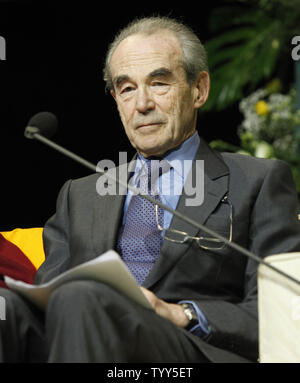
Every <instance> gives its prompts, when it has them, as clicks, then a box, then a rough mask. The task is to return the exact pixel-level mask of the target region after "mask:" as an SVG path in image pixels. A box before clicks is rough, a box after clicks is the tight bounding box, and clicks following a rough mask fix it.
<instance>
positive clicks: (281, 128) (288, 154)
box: [210, 80, 300, 196]
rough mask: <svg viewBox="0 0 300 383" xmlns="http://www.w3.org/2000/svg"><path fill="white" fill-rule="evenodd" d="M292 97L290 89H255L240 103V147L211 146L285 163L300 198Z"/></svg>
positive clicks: (298, 134) (299, 138)
mask: <svg viewBox="0 0 300 383" xmlns="http://www.w3.org/2000/svg"><path fill="white" fill-rule="evenodd" d="M275 83H276V80H275V82H274V81H273V84H271V85H274V84H275ZM273 88H274V87H273ZM295 97H296V92H295V90H293V89H292V90H291V91H290V92H289V93H288V94H281V93H276V92H272V86H269V87H266V88H261V89H258V90H256V91H255V92H254V93H252V94H250V95H249V96H248V97H246V98H244V99H243V100H242V101H241V102H240V103H239V109H240V111H241V112H242V114H243V116H244V119H243V121H242V123H241V125H240V126H239V128H238V136H239V138H240V145H241V146H240V147H236V146H234V145H231V144H229V143H226V142H224V141H220V140H216V141H212V142H211V143H210V145H211V146H212V147H213V148H214V149H217V150H223V151H224V150H227V151H228V150H229V151H231V152H238V153H243V154H248V155H253V156H256V157H262V158H278V159H282V160H284V161H286V162H287V163H288V164H289V165H290V167H291V170H292V172H293V176H294V180H295V183H296V187H297V192H298V194H299V196H300V109H298V110H295Z"/></svg>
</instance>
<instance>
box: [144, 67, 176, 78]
mask: <svg viewBox="0 0 300 383" xmlns="http://www.w3.org/2000/svg"><path fill="white" fill-rule="evenodd" d="M171 75H172V71H171V70H170V69H168V68H164V67H162V68H158V69H155V70H154V71H153V72H151V73H149V75H148V77H149V78H155V77H169V76H171Z"/></svg>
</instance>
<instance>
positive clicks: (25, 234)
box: [1, 227, 45, 269]
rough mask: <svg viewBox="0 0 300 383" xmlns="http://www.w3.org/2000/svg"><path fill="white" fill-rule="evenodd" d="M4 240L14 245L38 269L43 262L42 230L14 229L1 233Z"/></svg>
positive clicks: (38, 228)
mask: <svg viewBox="0 0 300 383" xmlns="http://www.w3.org/2000/svg"><path fill="white" fill-rule="evenodd" d="M1 234H2V235H3V237H4V238H5V239H7V240H8V241H10V242H12V243H13V244H14V245H16V246H17V247H18V248H19V249H20V250H21V251H22V252H23V253H24V254H25V255H26V257H27V258H28V259H29V260H30V261H31V263H32V264H33V265H34V266H35V268H36V269H38V268H39V267H40V266H41V264H42V263H43V262H44V260H45V253H44V245H43V228H42V227H34V228H29V229H14V230H12V231H2V232H1Z"/></svg>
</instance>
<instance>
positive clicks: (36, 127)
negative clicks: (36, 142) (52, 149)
mask: <svg viewBox="0 0 300 383" xmlns="http://www.w3.org/2000/svg"><path fill="white" fill-rule="evenodd" d="M56 131H57V118H56V116H55V115H54V114H53V113H51V112H39V113H37V114H35V115H34V116H33V117H31V119H30V120H29V122H28V124H27V127H26V129H25V137H27V138H34V134H35V133H38V134H41V135H42V136H44V137H48V138H49V137H52V136H53V135H54V134H55V133H56Z"/></svg>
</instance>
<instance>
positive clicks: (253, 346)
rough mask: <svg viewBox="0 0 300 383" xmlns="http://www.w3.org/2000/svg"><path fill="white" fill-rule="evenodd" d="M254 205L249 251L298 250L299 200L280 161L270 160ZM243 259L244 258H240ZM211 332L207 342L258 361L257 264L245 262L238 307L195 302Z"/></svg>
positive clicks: (288, 174)
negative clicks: (242, 291)
mask: <svg viewBox="0 0 300 383" xmlns="http://www.w3.org/2000/svg"><path fill="white" fill-rule="evenodd" d="M270 163H271V167H270V168H269V170H268V171H267V173H266V174H264V176H263V177H262V180H261V181H260V182H261V186H260V188H259V192H258V194H257V198H256V200H255V202H254V205H253V208H252V214H251V221H250V222H251V223H250V231H249V250H250V251H252V252H253V253H255V254H256V255H259V256H260V257H265V256H267V255H272V254H278V253H284V252H293V251H300V228H299V226H300V224H299V221H298V219H297V214H298V200H297V194H296V190H295V186H294V181H293V178H292V174H291V171H290V169H289V167H288V165H287V164H285V163H284V162H282V161H279V160H276V161H270ZM240 256H242V257H243V256H244V255H240ZM196 303H197V304H198V306H199V308H200V309H201V310H202V312H203V313H204V315H205V317H206V318H207V320H208V322H209V324H210V327H211V332H210V335H209V336H208V338H207V339H206V340H207V342H208V343H210V344H212V345H216V346H218V347H221V348H222V347H224V348H225V349H229V350H230V351H232V352H234V353H237V354H239V355H244V356H246V357H248V358H249V357H250V358H251V359H252V360H254V361H255V360H256V359H257V355H258V312H257V263H256V262H255V261H253V260H251V259H249V260H248V262H247V267H246V270H245V276H244V299H243V301H242V302H240V303H238V304H233V303H230V302H226V301H221V300H208V301H197V302H196Z"/></svg>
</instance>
